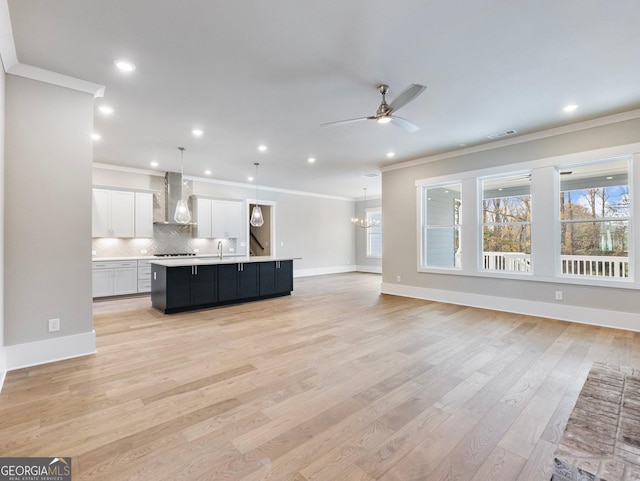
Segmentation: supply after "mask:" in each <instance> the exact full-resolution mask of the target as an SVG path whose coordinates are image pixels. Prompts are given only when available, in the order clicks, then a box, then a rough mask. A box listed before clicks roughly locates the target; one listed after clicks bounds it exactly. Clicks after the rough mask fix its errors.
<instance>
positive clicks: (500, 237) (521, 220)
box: [481, 172, 531, 272]
mask: <svg viewBox="0 0 640 481" xmlns="http://www.w3.org/2000/svg"><path fill="white" fill-rule="evenodd" d="M481 185H482V269H485V270H494V271H510V272H530V271H531V173H530V172H524V173H519V174H510V175H505V176H500V177H489V178H484V179H481Z"/></svg>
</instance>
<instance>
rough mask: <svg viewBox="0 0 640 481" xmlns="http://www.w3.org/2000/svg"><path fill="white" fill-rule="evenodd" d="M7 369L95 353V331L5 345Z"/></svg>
mask: <svg viewBox="0 0 640 481" xmlns="http://www.w3.org/2000/svg"><path fill="white" fill-rule="evenodd" d="M5 348H6V362H7V371H13V370H14V369H22V368H23V367H29V366H37V365H38V364H46V363H49V362H55V361H62V360H64V359H71V358H74V357H80V356H86V355H88V354H95V352H96V333H95V331H91V332H85V333H83V334H75V335H72V336H63V337H56V338H53V339H47V340H44V341H35V342H25V343H24V344H15V345H12V346H5Z"/></svg>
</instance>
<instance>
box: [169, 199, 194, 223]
mask: <svg viewBox="0 0 640 481" xmlns="http://www.w3.org/2000/svg"><path fill="white" fill-rule="evenodd" d="M173 220H175V221H176V222H177V223H178V224H188V223H189V222H191V213H190V212H189V206H187V201H186V200H184V199H180V200H179V201H178V203H177V205H176V213H175V214H174V216H173Z"/></svg>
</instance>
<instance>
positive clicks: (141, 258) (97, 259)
mask: <svg viewBox="0 0 640 481" xmlns="http://www.w3.org/2000/svg"><path fill="white" fill-rule="evenodd" d="M210 257H218V255H217V254H196V255H195V256H171V257H160V256H128V257H92V258H91V260H92V261H95V262H104V261H147V260H156V261H157V260H161V259H202V258H210ZM244 257H246V256H242V255H225V256H224V257H223V259H238V258H244Z"/></svg>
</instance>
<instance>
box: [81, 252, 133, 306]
mask: <svg viewBox="0 0 640 481" xmlns="http://www.w3.org/2000/svg"><path fill="white" fill-rule="evenodd" d="M92 277H93V297H105V296H119V295H123V294H134V293H136V292H138V261H135V260H133V261H95V262H93V276H92Z"/></svg>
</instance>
